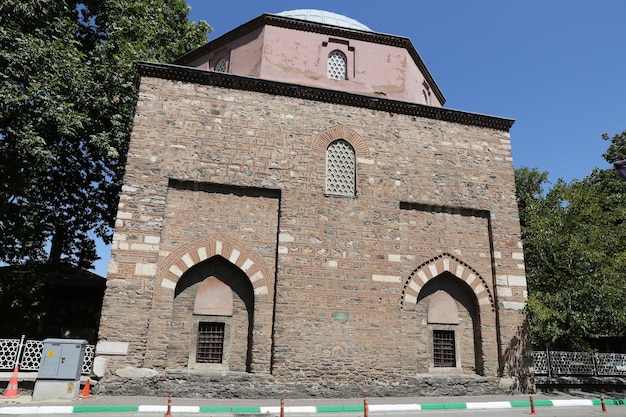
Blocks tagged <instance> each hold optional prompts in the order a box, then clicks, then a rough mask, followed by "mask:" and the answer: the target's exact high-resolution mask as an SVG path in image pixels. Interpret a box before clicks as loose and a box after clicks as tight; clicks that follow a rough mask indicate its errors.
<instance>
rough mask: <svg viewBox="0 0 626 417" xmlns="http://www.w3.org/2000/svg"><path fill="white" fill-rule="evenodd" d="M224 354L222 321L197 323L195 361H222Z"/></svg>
mask: <svg viewBox="0 0 626 417" xmlns="http://www.w3.org/2000/svg"><path fill="white" fill-rule="evenodd" d="M223 356H224V323H207V322H200V323H199V324H198V345H197V347H196V363H222V357H223Z"/></svg>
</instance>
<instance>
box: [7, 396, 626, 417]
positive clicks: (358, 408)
mask: <svg viewBox="0 0 626 417" xmlns="http://www.w3.org/2000/svg"><path fill="white" fill-rule="evenodd" d="M604 403H605V405H606V406H626V400H623V399H622V400H615V399H613V400H608V399H607V400H604ZM534 404H535V407H581V406H597V407H600V406H601V401H600V400H599V399H567V400H534ZM505 408H529V409H530V400H529V401H491V402H466V403H454V402H451V403H440V404H436V403H433V404H430V403H424V404H370V405H368V411H369V412H371V413H376V412H386V411H421V410H452V409H455V410H458V409H471V410H486V409H505ZM166 411H167V406H164V405H108V406H107V405H82V406H81V405H76V406H49V405H42V406H10V407H0V414H5V415H6V414H28V415H36V414H73V413H106V412H138V413H141V412H146V413H157V412H158V413H161V412H163V413H165V412H166ZM171 412H172V413H176V412H178V413H232V414H242V413H251V414H268V413H269V414H275V413H276V414H278V413H280V406H276V407H275V406H272V407H255V406H188V405H173V406H172V407H171ZM284 412H285V414H289V413H298V414H323V413H350V412H354V413H363V405H338V406H334V405H327V406H288V407H285V408H284Z"/></svg>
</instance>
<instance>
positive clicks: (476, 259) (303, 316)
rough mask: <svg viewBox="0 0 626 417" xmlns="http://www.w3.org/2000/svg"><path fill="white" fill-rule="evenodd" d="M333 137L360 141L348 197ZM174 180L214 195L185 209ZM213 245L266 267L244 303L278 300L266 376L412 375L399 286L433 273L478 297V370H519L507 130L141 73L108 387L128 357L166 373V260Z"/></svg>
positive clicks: (263, 328)
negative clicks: (331, 185) (331, 164)
mask: <svg viewBox="0 0 626 417" xmlns="http://www.w3.org/2000/svg"><path fill="white" fill-rule="evenodd" d="M337 132H340V133H341V134H342V138H343V139H346V140H348V141H349V142H350V143H351V144H352V145H353V147H354V148H355V151H356V155H357V166H356V188H357V196H356V197H354V198H352V197H337V196H327V195H325V176H326V159H325V158H326V154H325V146H324V144H325V143H328V142H329V141H330V140H332V139H333V135H337ZM336 139H339V137H336ZM172 180H175V181H181V182H184V183H186V184H199V185H198V187H208V188H211V187H218V188H219V187H226V188H221V189H220V190H221V191H220V192H219V193H217V194H210V193H206V192H203V191H200V192H198V191H196V192H194V193H193V197H189V196H190V195H192V194H189V193H188V192H187V190H185V194H184V195H185V197H184V198H182V200H180V203H181V204H183V205H184V207H186V208H184V209H181V207H178V206H177V204H178V198H175V197H174V196H175V195H176V193H177V192H175V191H172V190H171V187H168V184H170V183H171V181H172ZM202 184H205V185H202ZM206 184H209V185H206ZM211 184H212V185H211ZM228 187H234V188H233V189H232V190H230V189H229V188H228ZM264 190H270V191H271V192H270V191H267V192H270V194H271V195H270V196H269V197H268V196H267V195H265V194H264V193H265V192H266V191H264ZM168 193H169V194H168ZM181 195H183V193H181ZM229 195H230V197H226V196H229ZM237 195H241V196H243V197H236V196H237ZM259 195H260V196H261V197H262V198H259ZM197 196H202V197H197ZM234 196H235V197H234ZM196 198H201V199H199V200H194V199H196ZM240 198H243V200H237V199H240ZM190 199H191V200H190ZM264 199H266V200H267V201H268V202H269V203H268V205H264V204H263V203H262V202H263V201H265V200H264ZM192 201H193V202H192ZM235 201H236V202H235ZM218 217H223V218H224V219H225V221H217V220H216V219H217V218H218ZM216 236H218V237H217V238H216ZM222 238H223V240H224V239H226V240H227V241H228V242H230V244H232V246H233V247H235V246H236V245H238V244H239V245H240V247H241V248H244V249H242V252H245V251H247V252H246V253H247V254H246V255H245V256H247V257H248V258H249V259H252V258H253V257H255V256H256V257H258V259H259V262H256V264H255V267H256V266H257V264H258V266H259V268H261V267H262V268H261V269H260V270H262V271H269V272H266V273H264V275H263V279H262V280H256V281H255V283H254V284H255V297H257V299H258V300H259V306H262V310H264V311H268V310H269V311H270V312H271V310H272V309H273V310H274V312H273V317H274V319H273V320H274V322H273V324H272V323H270V322H268V321H269V320H271V313H270V315H269V316H266V318H260V321H261V323H262V325H260V327H259V331H260V332H261V333H262V337H264V338H266V339H264V340H266V341H267V343H271V344H272V350H271V352H269V351H265V352H266V353H263V355H266V354H267V355H271V359H269V358H267V357H265V356H264V357H263V359H262V360H261V361H262V362H263V363H270V362H271V367H270V368H267V369H268V371H269V372H271V374H272V375H273V377H274V378H276V379H277V380H278V381H292V382H293V381H301V382H302V383H306V381H310V380H312V379H315V380H322V381H323V380H330V379H333V380H335V381H336V380H345V381H346V382H348V381H350V380H352V379H353V378H354V377H355V376H356V375H358V378H360V379H363V378H373V379H376V380H379V381H381V383H385V384H393V381H399V380H401V379H403V378H413V377H416V376H417V375H418V374H419V373H420V372H422V371H418V369H417V366H416V361H427V359H428V358H426V357H423V355H422V354H419V353H418V352H420V351H423V349H422V348H419V346H421V344H422V343H423V341H421V340H416V338H417V337H419V335H420V334H422V333H423V331H424V330H423V329H424V326H425V324H424V323H423V322H422V320H421V319H419V317H418V314H417V312H416V304H415V301H414V300H413V298H411V297H417V292H416V291H417V290H416V288H418V287H419V285H418V284H416V283H419V282H420V281H419V280H420V279H426V280H428V279H431V278H433V277H434V275H433V274H432V272H433V271H434V272H437V273H441V272H450V273H451V274H452V275H456V276H457V277H458V279H459V280H460V281H461V282H462V284H463V285H466V286H467V287H468V288H469V289H470V291H473V292H474V294H475V295H476V299H477V302H478V303H480V314H481V318H480V320H481V322H480V325H481V335H482V339H483V340H482V342H483V355H484V360H485V370H484V373H485V376H491V377H493V376H496V375H507V376H509V375H510V376H515V372H516V371H515V370H512V369H506V368H505V367H504V364H505V362H506V361H504V353H505V352H511V351H512V346H513V345H515V346H518V345H519V344H518V343H512V341H513V340H514V339H515V338H516V337H519V335H520V334H521V333H520V332H521V330H520V329H521V326H522V323H523V318H524V317H523V315H522V314H521V313H520V309H521V308H522V307H523V305H524V302H525V298H526V281H525V277H524V269H523V268H524V266H523V256H522V247H521V241H520V232H519V221H518V213H517V206H516V202H515V193H514V177H513V167H512V161H511V152H510V141H509V134H508V133H507V132H503V131H499V130H494V129H489V128H483V127H479V126H468V125H461V124H456V123H451V122H446V121H441V120H432V119H427V118H423V117H415V116H407V115H402V114H394V113H388V112H382V111H374V110H370V109H366V108H358V107H352V106H347V105H340V104H331V103H324V102H315V101H309V100H304V99H297V98H289V97H284V96H277V95H271V94H264V93H258V92H254V91H240V90H234V89H227V88H221V87H215V86H205V85H196V84H192V83H183V82H175V81H169V80H165V79H158V78H149V77H144V78H142V83H141V88H140V99H139V103H138V107H137V114H136V117H135V126H134V131H133V138H132V141H131V149H130V153H129V158H128V166H127V172H126V177H125V186H124V189H123V195H122V198H121V201H120V207H119V212H118V220H117V223H116V232H115V236H114V244H113V253H112V260H111V264H110V270H109V285H108V288H107V293H106V295H105V306H104V308H103V315H102V324H101V328H100V336H99V337H100V340H101V341H103V342H112V343H117V342H119V343H122V344H124V343H127V344H128V350H127V353H125V354H124V353H123V352H122V353H121V354H119V353H118V354H111V355H104V354H103V355H101V356H102V358H103V360H106V363H107V372H108V375H109V377H110V378H111V381H113V380H114V378H115V377H114V375H116V373H117V375H119V373H118V370H119V369H121V368H123V367H126V366H132V367H136V368H147V369H151V370H156V372H163V369H162V368H160V366H162V365H159V364H164V363H165V358H166V356H167V346H168V340H167V337H163V336H162V334H161V333H160V332H159V329H165V328H167V326H169V324H168V323H169V322H168V320H171V307H169V313H168V312H167V300H168V297H170V295H168V294H169V292H168V291H171V292H172V294H173V288H174V287H175V284H176V279H178V278H177V276H180V274H178V272H176V274H174V275H172V274H171V271H179V272H180V273H184V269H185V268H188V267H191V266H192V265H193V264H194V262H195V261H193V262H192V260H189V259H191V258H189V257H188V258H185V256H184V253H181V258H180V259H181V260H180V261H179V262H178V263H177V264H176V265H178V266H177V268H178V269H172V268H171V267H169V266H168V267H166V266H165V265H166V264H167V265H170V263H171V259H172V256H174V255H173V254H175V253H177V252H176V251H177V250H179V249H178V248H180V247H185V245H191V244H190V243H189V242H192V241H193V242H197V243H198V244H200V243H202V244H204V243H206V244H207V245H211V244H212V243H211V242H213V241H215V240H216V239H222ZM204 240H206V242H204ZM189 247H191V246H189ZM182 252H184V251H182ZM194 253H195V252H194ZM198 253H199V252H198ZM194 256H196V255H194ZM229 256H233V255H232V252H231V253H230V255H229ZM237 256H239V254H237ZM242 256H243V255H242ZM186 259H187V260H186ZM235 259H236V257H235ZM254 259H257V258H254ZM437 259H440V260H439V261H437V262H438V263H436V262H435V261H436V260H437ZM431 260H432V261H433V263H430V264H429V262H430V261H431ZM168 262H170V263H168ZM237 262H238V260H237V259H236V261H235V262H234V263H237ZM437 265H438V266H437ZM450 265H455V269H454V270H450V268H451V266H450ZM164 268H165V269H164ZM263 268H264V269H263ZM274 268H275V269H274ZM420 268H422V269H423V270H422V269H420ZM446 268H448V269H446ZM158 271H161V272H158ZM468 271H469V272H468ZM167 274H170V275H167ZM248 274H249V275H251V273H250V271H249V272H248ZM166 275H167V277H166ZM265 275H270V276H269V277H267V276H265ZM421 277H426V278H421ZM274 280H275V281H274ZM260 282H263V283H267V285H265V284H259V283H260ZM170 287H171V288H170ZM274 291H275V292H274ZM159 294H161V295H159ZM260 311H261V310H259V312H255V314H257V313H258V314H260ZM168 314H169V316H168ZM255 324H256V317H255ZM272 326H273V327H272ZM498 326H499V327H498ZM148 329H150V331H148ZM149 333H150V334H149ZM164 334H169V333H164ZM263 343H265V342H263ZM146 351H149V352H148V353H146ZM425 354H428V352H426V353H425ZM263 355H261V356H263ZM498 358H500V360H498ZM253 361H254V358H253ZM514 362H515V361H508V362H507V363H511V364H512V363H514ZM262 368H263V369H265V368H264V367H262ZM259 369H261V368H259ZM105 381H106V378H105Z"/></svg>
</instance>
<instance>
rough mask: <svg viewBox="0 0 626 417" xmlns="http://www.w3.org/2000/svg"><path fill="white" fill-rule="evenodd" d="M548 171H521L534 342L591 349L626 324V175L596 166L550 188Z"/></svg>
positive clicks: (518, 180)
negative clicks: (620, 175) (598, 340)
mask: <svg viewBox="0 0 626 417" xmlns="http://www.w3.org/2000/svg"><path fill="white" fill-rule="evenodd" d="M624 137H625V136H624V133H622V134H621V135H618V136H617V137H616V138H613V143H612V145H611V146H610V147H609V152H616V154H615V155H619V152H618V151H617V150H616V149H617V148H618V147H619V146H622V148H621V149H622V150H624V149H625V148H624V147H623V144H624ZM605 139H606V138H605ZM614 145H615V146H614ZM609 152H607V154H608V153H609ZM620 152H621V151H620ZM615 155H614V157H616V156H615ZM605 157H606V155H605ZM607 159H609V158H607ZM616 159H619V158H617V157H616ZM543 174H545V173H539V172H537V171H536V170H528V169H527V168H520V169H518V170H516V184H517V186H518V189H517V196H518V203H519V206H520V218H521V223H522V235H523V241H524V256H525V260H526V275H527V279H528V290H529V300H528V312H529V318H530V326H531V332H532V336H533V341H534V343H535V345H536V347H540V348H543V347H549V348H552V349H564V350H578V349H583V350H586V349H590V348H591V347H592V341H593V340H594V339H596V338H598V337H599V336H606V335H609V336H618V335H623V334H624V331H625V330H626V309H625V308H624V307H625V304H624V300H626V272H625V271H626V239H624V236H626V222H625V219H626V181H623V180H621V179H620V178H619V177H618V176H617V174H616V172H615V171H614V170H613V169H612V168H611V169H607V170H600V169H595V170H594V171H593V172H592V173H591V174H589V175H588V176H587V177H586V178H584V179H583V180H575V181H572V182H571V183H566V182H565V181H563V180H559V181H557V183H556V184H554V186H553V187H552V188H550V189H549V190H547V191H546V192H545V193H543V192H540V191H539V189H540V188H541V187H542V186H543V187H545V186H546V176H545V175H543ZM538 184H539V187H538Z"/></svg>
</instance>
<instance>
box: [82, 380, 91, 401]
mask: <svg viewBox="0 0 626 417" xmlns="http://www.w3.org/2000/svg"><path fill="white" fill-rule="evenodd" d="M90 381H91V380H90V379H89V378H87V382H85V386H84V387H83V390H82V392H81V393H80V395H79V397H80V398H89V397H91V394H90V393H89V389H90V388H91V382H90Z"/></svg>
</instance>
